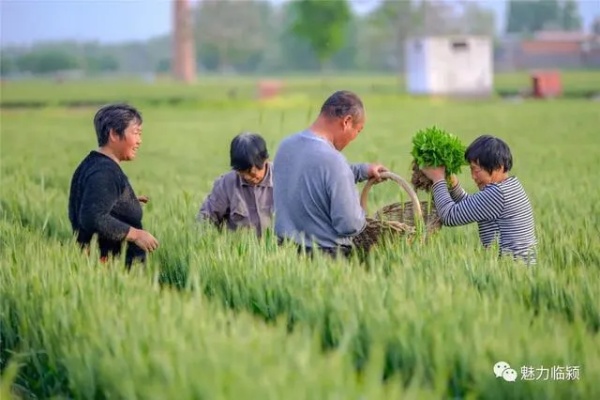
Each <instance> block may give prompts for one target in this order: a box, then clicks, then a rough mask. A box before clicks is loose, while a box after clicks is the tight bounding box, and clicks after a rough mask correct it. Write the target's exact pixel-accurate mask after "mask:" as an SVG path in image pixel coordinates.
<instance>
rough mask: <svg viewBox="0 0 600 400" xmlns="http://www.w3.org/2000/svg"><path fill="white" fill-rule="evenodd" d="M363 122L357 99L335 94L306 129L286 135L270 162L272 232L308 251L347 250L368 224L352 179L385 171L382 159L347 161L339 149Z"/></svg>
mask: <svg viewBox="0 0 600 400" xmlns="http://www.w3.org/2000/svg"><path fill="white" fill-rule="evenodd" d="M364 124H365V110H364V107H363V104H362V101H361V100H360V98H359V97H358V96H357V95H356V94H354V93H352V92H349V91H338V92H335V93H333V94H332V95H331V96H330V97H329V98H328V99H327V100H326V101H325V103H324V104H323V106H322V107H321V112H320V114H319V116H318V117H317V119H316V121H314V122H313V124H312V125H311V126H310V127H309V128H308V129H306V130H304V131H301V132H298V133H296V134H294V135H292V136H289V137H287V138H285V139H284V140H283V141H282V142H281V144H280V146H279V149H278V151H277V154H276V156H275V159H274V161H273V201H274V206H275V227H274V228H275V233H276V235H277V236H278V237H279V240H280V242H283V241H284V240H291V241H293V242H295V243H296V244H297V245H299V246H300V249H302V247H304V248H305V249H306V250H308V251H311V250H312V247H313V246H317V247H319V248H320V249H321V250H324V251H325V252H326V253H329V254H336V253H337V251H338V250H341V252H342V253H343V254H345V255H349V254H350V251H351V248H352V237H353V236H356V235H358V234H359V233H360V232H362V230H363V229H364V228H365V226H366V219H365V214H364V212H363V210H362V208H361V206H360V201H359V197H358V191H357V189H356V186H355V185H356V183H357V182H361V181H364V180H367V179H369V178H375V179H377V180H380V176H379V173H380V172H383V171H387V169H386V168H385V167H383V166H382V165H380V164H351V165H350V164H348V162H347V160H346V158H345V157H344V156H343V155H342V153H341V151H342V150H343V149H344V148H345V147H346V146H347V145H348V144H349V143H350V142H351V141H352V140H354V139H355V138H356V137H357V136H358V134H359V132H360V131H361V130H362V129H363V126H364Z"/></svg>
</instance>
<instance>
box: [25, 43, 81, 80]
mask: <svg viewBox="0 0 600 400" xmlns="http://www.w3.org/2000/svg"><path fill="white" fill-rule="evenodd" d="M17 65H18V67H19V69H20V70H21V71H27V72H32V73H34V74H46V73H52V72H58V71H65V70H69V69H76V68H79V62H78V61H77V59H76V58H75V57H74V56H73V55H72V54H69V53H67V52H65V51H61V50H53V49H44V50H34V51H32V52H30V53H28V54H25V55H23V56H21V57H19V58H18V59H17Z"/></svg>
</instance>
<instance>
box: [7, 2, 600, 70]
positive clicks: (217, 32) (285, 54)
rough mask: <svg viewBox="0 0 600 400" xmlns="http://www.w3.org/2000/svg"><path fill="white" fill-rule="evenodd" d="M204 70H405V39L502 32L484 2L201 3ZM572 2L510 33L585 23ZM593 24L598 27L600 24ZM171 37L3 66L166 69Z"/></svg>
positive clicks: (40, 54)
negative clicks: (362, 9)
mask: <svg viewBox="0 0 600 400" xmlns="http://www.w3.org/2000/svg"><path fill="white" fill-rule="evenodd" d="M192 18H193V22H194V37H195V45H196V56H197V64H198V66H199V69H200V72H202V71H209V72H220V73H227V72H234V73H286V72H294V71H319V70H332V71H370V72H373V71H381V72H387V71H399V70H401V69H402V67H403V62H404V50H403V49H404V47H403V46H404V41H405V40H406V38H407V37H410V36H418V35H446V34H477V35H487V36H491V37H496V32H497V26H496V24H497V22H496V15H495V14H494V13H493V12H492V11H490V10H488V9H486V8H485V2H484V1H483V2H480V3H475V2H472V1H463V2H456V3H453V4H452V5H451V4H450V3H446V2H441V1H421V2H418V3H417V2H410V1H397V0H385V1H382V2H381V3H380V4H379V5H378V7H377V8H375V9H374V10H373V11H372V12H370V13H368V14H366V15H358V14H356V13H354V12H353V10H352V8H351V6H350V4H349V2H348V1H347V0H330V1H320V0H299V1H293V2H288V3H284V4H283V5H281V6H274V5H272V4H270V3H268V2H266V1H261V0H245V1H243V2H241V1H235V0H220V1H202V2H200V3H198V6H197V7H196V8H195V9H194V11H193V15H192ZM580 28H581V17H580V15H579V12H578V8H577V2H576V1H574V0H531V1H526V2H525V1H510V2H509V6H508V11H507V24H506V33H510V34H516V35H520V36H527V35H531V34H533V33H534V32H536V31H539V30H541V29H565V30H579V29H580ZM594 29H597V30H598V32H599V33H600V21H596V24H595V27H594ZM171 45H172V42H171V35H165V36H162V37H157V38H153V39H150V40H148V41H144V42H131V43H122V44H118V45H102V44H100V43H95V42H88V43H79V42H74V41H73V42H59V43H38V44H36V45H34V46H33V47H31V48H18V47H17V48H5V49H3V50H2V54H1V57H0V73H1V74H2V75H3V76H6V75H10V74H15V73H31V74H49V73H55V72H57V71H64V70H83V71H85V73H86V74H87V75H94V74H106V73H119V72H120V73H168V72H169V71H170V64H171Z"/></svg>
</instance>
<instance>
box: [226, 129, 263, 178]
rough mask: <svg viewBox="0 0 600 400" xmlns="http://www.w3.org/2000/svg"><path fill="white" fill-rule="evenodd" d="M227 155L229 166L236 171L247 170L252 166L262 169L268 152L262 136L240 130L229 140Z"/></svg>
mask: <svg viewBox="0 0 600 400" xmlns="http://www.w3.org/2000/svg"><path fill="white" fill-rule="evenodd" d="M229 157H230V160H231V168H233V169H234V170H236V171H247V170H249V169H251V168H252V167H256V168H258V169H263V168H264V166H265V162H266V161H267V159H268V158H269V152H268V151H267V144H266V143H265V140H264V139H263V138H262V136H260V135H258V134H256V133H252V132H242V133H240V134H239V135H237V136H236V137H234V138H233V140H232V141H231V147H230V150H229Z"/></svg>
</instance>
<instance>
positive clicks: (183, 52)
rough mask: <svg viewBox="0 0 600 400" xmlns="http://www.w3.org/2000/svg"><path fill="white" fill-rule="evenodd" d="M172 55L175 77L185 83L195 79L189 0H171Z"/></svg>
mask: <svg viewBox="0 0 600 400" xmlns="http://www.w3.org/2000/svg"><path fill="white" fill-rule="evenodd" d="M173 11H174V12H173V15H174V19H173V57H172V60H171V65H172V72H173V76H174V77H175V79H177V80H179V81H183V82H185V83H193V82H194V81H195V80H196V49H195V45H194V30H193V27H192V10H191V8H190V0H173Z"/></svg>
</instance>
